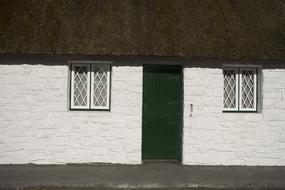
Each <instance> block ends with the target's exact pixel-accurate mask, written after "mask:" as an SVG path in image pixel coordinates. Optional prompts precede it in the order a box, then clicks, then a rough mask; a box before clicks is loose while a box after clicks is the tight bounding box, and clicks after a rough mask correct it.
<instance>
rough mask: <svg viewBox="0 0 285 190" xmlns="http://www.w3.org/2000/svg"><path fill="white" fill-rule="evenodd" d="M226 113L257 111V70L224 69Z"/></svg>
mask: <svg viewBox="0 0 285 190" xmlns="http://www.w3.org/2000/svg"><path fill="white" fill-rule="evenodd" d="M223 73H224V111H257V68H224V71H223Z"/></svg>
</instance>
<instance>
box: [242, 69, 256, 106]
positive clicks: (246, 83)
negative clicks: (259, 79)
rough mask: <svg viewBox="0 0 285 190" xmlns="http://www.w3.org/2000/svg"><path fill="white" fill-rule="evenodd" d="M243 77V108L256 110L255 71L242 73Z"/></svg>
mask: <svg viewBox="0 0 285 190" xmlns="http://www.w3.org/2000/svg"><path fill="white" fill-rule="evenodd" d="M241 77H242V79H241V83H242V84H241V97H242V98H241V105H242V108H254V73H253V71H242V75H241Z"/></svg>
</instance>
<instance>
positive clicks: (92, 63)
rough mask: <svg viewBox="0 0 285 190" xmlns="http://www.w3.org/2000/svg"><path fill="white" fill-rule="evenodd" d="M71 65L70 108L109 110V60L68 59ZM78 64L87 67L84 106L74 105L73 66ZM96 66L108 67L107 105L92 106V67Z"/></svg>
mask: <svg viewBox="0 0 285 190" xmlns="http://www.w3.org/2000/svg"><path fill="white" fill-rule="evenodd" d="M69 64H70V65H71V67H70V68H71V72H70V73H71V75H70V110H106V111H109V110H110V101H111V100H110V99H111V96H110V95H111V92H110V90H111V66H112V64H111V62H109V61H77V60H76V61H69ZM78 66H83V67H84V66H85V67H88V74H87V77H88V83H87V85H88V86H87V105H86V106H75V105H74V68H75V67H78ZM96 67H104V68H108V70H107V84H108V85H107V105H106V106H93V95H94V94H93V93H94V92H93V90H92V86H93V83H94V80H93V79H94V69H95V68H96Z"/></svg>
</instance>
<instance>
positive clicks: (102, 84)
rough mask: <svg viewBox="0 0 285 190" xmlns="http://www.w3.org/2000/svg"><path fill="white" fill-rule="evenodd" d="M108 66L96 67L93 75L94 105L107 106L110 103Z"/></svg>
mask: <svg viewBox="0 0 285 190" xmlns="http://www.w3.org/2000/svg"><path fill="white" fill-rule="evenodd" d="M108 71H109V70H108V68H105V67H96V68H94V73H93V74H94V77H93V80H94V81H93V86H92V90H93V97H92V98H93V106H95V107H96V106H103V107H104V106H107V103H108V96H107V95H108Z"/></svg>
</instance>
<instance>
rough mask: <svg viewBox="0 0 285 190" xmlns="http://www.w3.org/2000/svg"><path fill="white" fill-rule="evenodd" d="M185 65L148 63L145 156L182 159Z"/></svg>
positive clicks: (146, 68) (146, 76) (144, 115)
mask: <svg viewBox="0 0 285 190" xmlns="http://www.w3.org/2000/svg"><path fill="white" fill-rule="evenodd" d="M181 92H182V89H181V68H180V67H179V66H145V67H144V74H143V131H142V158H143V160H145V159H173V160H178V161H181V117H182V114H181V113H182V111H181V103H182V97H181Z"/></svg>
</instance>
